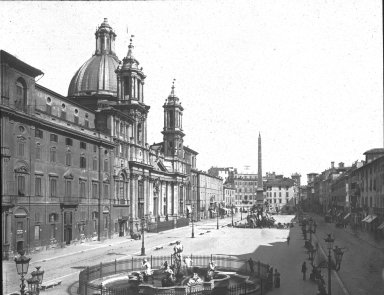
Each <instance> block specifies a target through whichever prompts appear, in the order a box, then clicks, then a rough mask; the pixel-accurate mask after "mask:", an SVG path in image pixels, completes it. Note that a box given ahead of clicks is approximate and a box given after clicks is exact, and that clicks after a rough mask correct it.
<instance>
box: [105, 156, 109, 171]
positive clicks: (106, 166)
mask: <svg viewBox="0 0 384 295" xmlns="http://www.w3.org/2000/svg"><path fill="white" fill-rule="evenodd" d="M108 163H109V161H108V159H104V172H108Z"/></svg>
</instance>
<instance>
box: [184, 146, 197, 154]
mask: <svg viewBox="0 0 384 295" xmlns="http://www.w3.org/2000/svg"><path fill="white" fill-rule="evenodd" d="M183 147H184V149H185V150H187V151H188V152H191V153H193V154H195V155H198V154H199V153H198V152H196V151H194V150H193V149H191V148H189V147H186V146H183Z"/></svg>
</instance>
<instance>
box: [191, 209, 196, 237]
mask: <svg viewBox="0 0 384 295" xmlns="http://www.w3.org/2000/svg"><path fill="white" fill-rule="evenodd" d="M194 209H195V206H194V205H192V214H191V220H192V238H194V237H195V228H194V226H193V211H194Z"/></svg>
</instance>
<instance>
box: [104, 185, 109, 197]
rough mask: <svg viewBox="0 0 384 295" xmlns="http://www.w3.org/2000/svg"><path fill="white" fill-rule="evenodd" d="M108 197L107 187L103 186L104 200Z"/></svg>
mask: <svg viewBox="0 0 384 295" xmlns="http://www.w3.org/2000/svg"><path fill="white" fill-rule="evenodd" d="M108 197H109V185H108V184H104V198H105V199H108Z"/></svg>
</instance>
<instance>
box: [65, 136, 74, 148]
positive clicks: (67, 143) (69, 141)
mask: <svg viewBox="0 0 384 295" xmlns="http://www.w3.org/2000/svg"><path fill="white" fill-rule="evenodd" d="M72 143H73V141H72V138H68V137H67V138H66V139H65V144H66V145H70V146H72Z"/></svg>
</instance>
